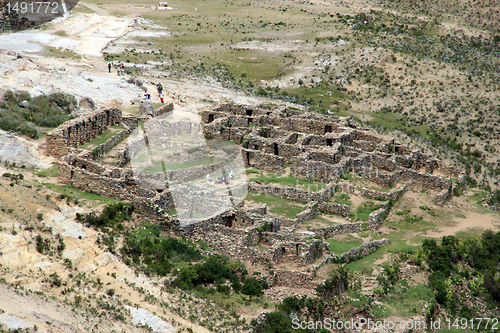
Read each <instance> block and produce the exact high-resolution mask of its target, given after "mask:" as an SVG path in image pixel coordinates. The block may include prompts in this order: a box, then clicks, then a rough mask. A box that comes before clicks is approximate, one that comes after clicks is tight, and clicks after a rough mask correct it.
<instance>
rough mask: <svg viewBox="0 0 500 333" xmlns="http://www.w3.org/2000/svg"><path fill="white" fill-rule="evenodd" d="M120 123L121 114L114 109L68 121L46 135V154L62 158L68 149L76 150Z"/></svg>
mask: <svg viewBox="0 0 500 333" xmlns="http://www.w3.org/2000/svg"><path fill="white" fill-rule="evenodd" d="M121 121H122V112H121V111H120V110H118V109H116V108H112V109H105V110H101V111H95V112H91V113H89V114H86V115H84V116H82V117H79V118H76V119H72V120H68V121H67V122H65V123H63V124H62V125H60V126H59V127H57V128H56V129H55V130H53V131H51V132H49V133H48V134H47V137H46V139H45V140H46V147H47V148H46V149H47V150H46V153H47V155H50V156H53V157H61V156H64V155H66V154H68V153H69V149H68V148H69V147H73V148H76V147H77V146H78V145H81V144H83V143H85V142H87V141H89V140H91V139H93V138H95V137H96V136H98V135H100V134H102V132H104V131H105V130H106V129H107V128H108V127H110V126H112V125H115V124H119V123H120V122H121Z"/></svg>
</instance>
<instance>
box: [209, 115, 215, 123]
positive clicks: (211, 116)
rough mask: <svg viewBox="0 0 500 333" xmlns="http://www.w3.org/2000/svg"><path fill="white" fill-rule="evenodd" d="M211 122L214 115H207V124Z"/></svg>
mask: <svg viewBox="0 0 500 333" xmlns="http://www.w3.org/2000/svg"><path fill="white" fill-rule="evenodd" d="M212 121H214V115H213V114H209V115H208V122H209V123H211V122H212Z"/></svg>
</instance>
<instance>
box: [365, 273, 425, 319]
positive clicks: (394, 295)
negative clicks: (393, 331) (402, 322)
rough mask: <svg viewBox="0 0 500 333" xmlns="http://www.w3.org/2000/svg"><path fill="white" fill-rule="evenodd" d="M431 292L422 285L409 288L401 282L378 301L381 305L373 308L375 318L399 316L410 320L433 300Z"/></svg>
mask: <svg viewBox="0 0 500 333" xmlns="http://www.w3.org/2000/svg"><path fill="white" fill-rule="evenodd" d="M433 296H434V294H433V292H432V291H431V290H430V289H429V287H428V286H426V285H424V284H420V283H419V284H416V285H414V286H409V285H408V283H407V281H406V280H401V281H400V282H399V283H397V284H396V286H394V289H393V290H391V291H390V292H389V293H388V294H387V295H384V296H382V297H381V298H379V299H378V301H379V302H381V303H382V304H376V305H374V306H373V313H374V316H375V318H387V317H388V316H399V317H402V318H410V317H413V316H418V315H420V314H421V313H422V308H423V306H424V305H426V304H427V303H428V302H430V301H431V300H432V299H433Z"/></svg>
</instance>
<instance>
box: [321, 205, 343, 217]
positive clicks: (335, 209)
mask: <svg viewBox="0 0 500 333" xmlns="http://www.w3.org/2000/svg"><path fill="white" fill-rule="evenodd" d="M318 209H319V210H320V211H322V212H323V213H327V214H335V215H340V216H343V217H347V218H348V217H350V216H351V206H350V205H342V204H338V203H335V202H321V203H320V204H319V206H318Z"/></svg>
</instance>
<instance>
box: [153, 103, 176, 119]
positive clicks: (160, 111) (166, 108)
mask: <svg viewBox="0 0 500 333" xmlns="http://www.w3.org/2000/svg"><path fill="white" fill-rule="evenodd" d="M172 111H174V103H170V104H167V105H164V106H162V107H161V108H159V109H158V110H155V111H154V116H155V117H159V116H161V115H164V114H165V113H169V112H172Z"/></svg>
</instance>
